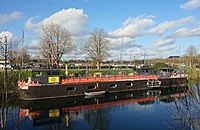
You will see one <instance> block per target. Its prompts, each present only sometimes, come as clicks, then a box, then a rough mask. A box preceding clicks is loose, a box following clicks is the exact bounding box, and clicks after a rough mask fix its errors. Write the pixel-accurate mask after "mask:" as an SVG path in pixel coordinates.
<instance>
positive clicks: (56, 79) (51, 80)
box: [48, 76, 60, 83]
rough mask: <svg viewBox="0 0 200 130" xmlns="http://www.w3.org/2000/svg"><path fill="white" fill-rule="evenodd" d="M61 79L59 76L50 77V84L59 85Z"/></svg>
mask: <svg viewBox="0 0 200 130" xmlns="http://www.w3.org/2000/svg"><path fill="white" fill-rule="evenodd" d="M59 81H60V78H59V77H58V76H53V77H48V83H59Z"/></svg>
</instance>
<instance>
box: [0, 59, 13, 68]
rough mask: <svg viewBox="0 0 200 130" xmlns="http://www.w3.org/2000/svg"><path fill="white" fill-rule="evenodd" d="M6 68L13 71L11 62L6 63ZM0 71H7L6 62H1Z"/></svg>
mask: <svg viewBox="0 0 200 130" xmlns="http://www.w3.org/2000/svg"><path fill="white" fill-rule="evenodd" d="M6 68H7V69H12V67H11V65H10V61H6ZM0 69H5V61H3V60H0Z"/></svg>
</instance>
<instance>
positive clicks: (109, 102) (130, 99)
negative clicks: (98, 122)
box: [20, 87, 187, 116]
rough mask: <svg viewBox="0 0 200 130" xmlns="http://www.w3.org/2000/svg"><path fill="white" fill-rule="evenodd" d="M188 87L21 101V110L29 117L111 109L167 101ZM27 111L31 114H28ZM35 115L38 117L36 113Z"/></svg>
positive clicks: (182, 92)
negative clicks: (52, 112)
mask: <svg viewBox="0 0 200 130" xmlns="http://www.w3.org/2000/svg"><path fill="white" fill-rule="evenodd" d="M186 91H187V87H176V88H162V89H156V90H138V91H129V92H118V93H106V94H104V95H100V96H95V97H89V98H88V96H87V98H85V96H76V97H70V98H69V97H68V98H59V99H51V100H48V99H46V100H34V101H26V100H20V108H21V110H23V111H25V110H26V114H24V115H23V113H21V114H20V115H21V116H26V115H29V114H30V113H32V112H35V111H41V110H51V109H61V111H63V110H64V111H79V110H83V109H97V108H101V107H111V106H116V105H123V104H128V103H139V102H146V101H151V100H157V99H158V98H159V99H166V98H168V97H177V96H183V95H185V94H186ZM27 111H28V113H29V114H27ZM33 115H37V114H36V113H35V114H33Z"/></svg>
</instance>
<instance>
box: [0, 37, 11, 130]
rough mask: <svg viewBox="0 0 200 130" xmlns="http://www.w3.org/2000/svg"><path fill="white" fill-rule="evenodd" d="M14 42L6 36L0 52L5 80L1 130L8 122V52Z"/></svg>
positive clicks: (2, 96)
mask: <svg viewBox="0 0 200 130" xmlns="http://www.w3.org/2000/svg"><path fill="white" fill-rule="evenodd" d="M11 46H12V42H11V40H10V41H8V39H7V36H4V37H3V38H1V39H0V50H1V54H2V56H3V58H4V65H5V67H4V80H3V86H0V87H1V88H0V93H1V101H2V102H1V128H2V130H4V129H6V122H7V111H8V108H7V102H8V95H7V94H8V80H7V79H8V73H7V62H8V52H9V50H10V49H11Z"/></svg>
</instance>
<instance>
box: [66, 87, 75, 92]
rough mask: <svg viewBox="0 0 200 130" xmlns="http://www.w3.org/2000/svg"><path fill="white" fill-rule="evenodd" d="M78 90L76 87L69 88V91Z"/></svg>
mask: <svg viewBox="0 0 200 130" xmlns="http://www.w3.org/2000/svg"><path fill="white" fill-rule="evenodd" d="M75 90H76V87H67V91H68V92H69V91H75Z"/></svg>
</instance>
